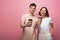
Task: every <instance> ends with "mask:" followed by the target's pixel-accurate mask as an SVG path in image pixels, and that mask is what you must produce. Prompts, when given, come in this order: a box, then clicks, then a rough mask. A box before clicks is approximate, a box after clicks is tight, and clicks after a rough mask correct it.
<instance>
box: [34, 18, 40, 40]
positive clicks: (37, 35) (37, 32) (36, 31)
mask: <svg viewBox="0 0 60 40" xmlns="http://www.w3.org/2000/svg"><path fill="white" fill-rule="evenodd" d="M40 24H41V19H40V18H38V20H37V23H36V26H35V38H36V40H38V38H39V33H40V27H39V26H40Z"/></svg>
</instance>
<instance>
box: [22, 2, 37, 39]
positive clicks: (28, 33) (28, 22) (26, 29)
mask: <svg viewBox="0 0 60 40" xmlns="http://www.w3.org/2000/svg"><path fill="white" fill-rule="evenodd" d="M35 10H36V4H35V3H31V4H30V5H29V13H26V14H24V15H23V16H22V18H21V27H22V28H23V40H35V34H33V33H34V29H35V25H36V22H37V17H35V16H34V12H35Z"/></svg>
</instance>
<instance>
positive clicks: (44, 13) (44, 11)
mask: <svg viewBox="0 0 60 40" xmlns="http://www.w3.org/2000/svg"><path fill="white" fill-rule="evenodd" d="M40 13H41V16H45V15H46V9H45V8H42V10H41V12H40Z"/></svg>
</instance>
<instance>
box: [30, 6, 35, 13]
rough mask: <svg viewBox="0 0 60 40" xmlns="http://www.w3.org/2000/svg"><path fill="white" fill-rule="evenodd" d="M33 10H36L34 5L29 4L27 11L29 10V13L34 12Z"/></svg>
mask: <svg viewBox="0 0 60 40" xmlns="http://www.w3.org/2000/svg"><path fill="white" fill-rule="evenodd" d="M35 10H36V7H35V6H30V7H29V11H30V13H31V14H34V12H35Z"/></svg>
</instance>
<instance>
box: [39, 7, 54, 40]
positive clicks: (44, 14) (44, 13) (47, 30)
mask: <svg viewBox="0 0 60 40" xmlns="http://www.w3.org/2000/svg"><path fill="white" fill-rule="evenodd" d="M39 15H40V16H41V18H42V22H41V24H40V26H39V28H40V33H39V40H52V37H53V33H54V28H53V22H52V19H51V17H49V13H48V9H47V8H46V7H42V8H41V9H40V11H39Z"/></svg>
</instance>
